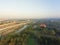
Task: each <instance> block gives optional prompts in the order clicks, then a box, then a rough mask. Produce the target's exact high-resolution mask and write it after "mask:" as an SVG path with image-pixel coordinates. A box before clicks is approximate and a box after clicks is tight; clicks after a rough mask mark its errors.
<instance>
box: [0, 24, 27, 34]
mask: <svg viewBox="0 0 60 45" xmlns="http://www.w3.org/2000/svg"><path fill="white" fill-rule="evenodd" d="M26 24H27V23H20V24H15V25H12V26H8V27H5V28H2V29H0V35H6V34H8V33H11V32H13V31H16V30H17V29H19V28H20V27H21V26H23V25H26ZM24 27H25V26H24Z"/></svg>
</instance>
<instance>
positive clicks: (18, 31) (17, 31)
mask: <svg viewBox="0 0 60 45" xmlns="http://www.w3.org/2000/svg"><path fill="white" fill-rule="evenodd" d="M28 26H29V25H25V26H24V27H22V28H20V29H19V30H16V31H15V33H20V32H21V31H23V30H24V29H26V28H27V27H28Z"/></svg>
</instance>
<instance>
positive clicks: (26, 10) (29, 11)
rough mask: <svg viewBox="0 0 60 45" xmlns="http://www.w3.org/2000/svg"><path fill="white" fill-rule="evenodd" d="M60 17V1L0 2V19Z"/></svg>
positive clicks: (9, 0) (25, 0) (19, 0)
mask: <svg viewBox="0 0 60 45" xmlns="http://www.w3.org/2000/svg"><path fill="white" fill-rule="evenodd" d="M49 17H51V18H56V17H60V0H0V18H49Z"/></svg>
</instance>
